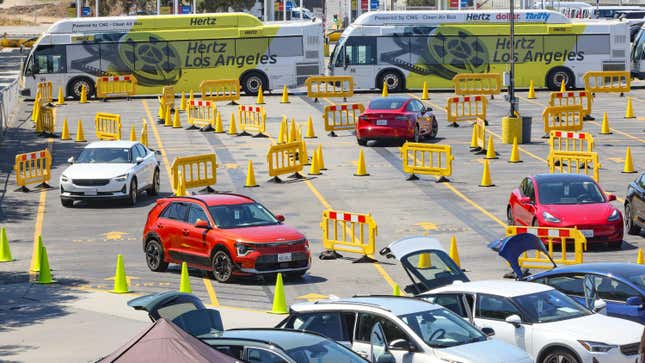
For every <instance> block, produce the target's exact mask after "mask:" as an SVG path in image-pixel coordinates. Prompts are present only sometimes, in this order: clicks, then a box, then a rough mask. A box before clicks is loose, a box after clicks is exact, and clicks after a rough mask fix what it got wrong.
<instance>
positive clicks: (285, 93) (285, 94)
mask: <svg viewBox="0 0 645 363" xmlns="http://www.w3.org/2000/svg"><path fill="white" fill-rule="evenodd" d="M280 103H290V102H289V92H288V91H287V85H286V84H285V85H284V87H282V101H280Z"/></svg>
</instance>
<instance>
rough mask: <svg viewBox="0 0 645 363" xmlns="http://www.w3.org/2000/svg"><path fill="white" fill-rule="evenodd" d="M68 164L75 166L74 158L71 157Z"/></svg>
mask: <svg viewBox="0 0 645 363" xmlns="http://www.w3.org/2000/svg"><path fill="white" fill-rule="evenodd" d="M67 162H68V163H70V164H74V157H73V156H70V157H69V159H67Z"/></svg>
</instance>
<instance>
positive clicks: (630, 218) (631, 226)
mask: <svg viewBox="0 0 645 363" xmlns="http://www.w3.org/2000/svg"><path fill="white" fill-rule="evenodd" d="M641 228H645V172H643V173H641V175H639V176H638V178H636V179H635V180H634V181H633V182H631V183H629V186H628V187H627V197H626V198H625V229H626V230H627V233H629V234H636V235H637V234H639V233H640V232H641Z"/></svg>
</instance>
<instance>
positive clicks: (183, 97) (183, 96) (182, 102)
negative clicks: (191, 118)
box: [179, 92, 187, 111]
mask: <svg viewBox="0 0 645 363" xmlns="http://www.w3.org/2000/svg"><path fill="white" fill-rule="evenodd" d="M179 109H180V110H182V111H186V109H187V107H186V94H185V93H184V92H182V93H181V100H180V101H179Z"/></svg>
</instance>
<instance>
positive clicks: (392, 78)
mask: <svg viewBox="0 0 645 363" xmlns="http://www.w3.org/2000/svg"><path fill="white" fill-rule="evenodd" d="M384 82H385V84H386V85H387V90H388V91H390V92H398V91H401V90H403V76H402V75H401V73H399V72H397V71H393V70H388V71H384V72H383V73H381V75H380V77H379V78H378V84H377V87H378V88H379V89H381V90H382V89H383V83H384Z"/></svg>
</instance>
